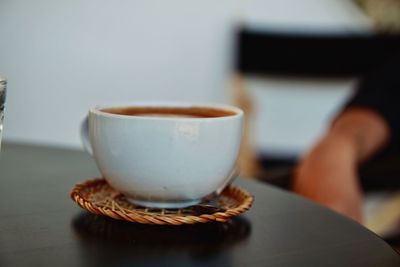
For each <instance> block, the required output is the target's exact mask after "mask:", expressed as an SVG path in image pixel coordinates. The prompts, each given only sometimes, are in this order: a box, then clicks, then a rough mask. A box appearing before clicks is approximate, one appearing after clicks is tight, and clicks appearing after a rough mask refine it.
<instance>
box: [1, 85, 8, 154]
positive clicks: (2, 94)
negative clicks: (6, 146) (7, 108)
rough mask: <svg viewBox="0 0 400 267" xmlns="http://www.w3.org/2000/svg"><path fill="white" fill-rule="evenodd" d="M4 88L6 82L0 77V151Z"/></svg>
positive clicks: (4, 97)
mask: <svg viewBox="0 0 400 267" xmlns="http://www.w3.org/2000/svg"><path fill="white" fill-rule="evenodd" d="M6 86H7V80H6V79H5V78H2V77H0V149H1V139H2V136H3V119H4V104H5V101H6Z"/></svg>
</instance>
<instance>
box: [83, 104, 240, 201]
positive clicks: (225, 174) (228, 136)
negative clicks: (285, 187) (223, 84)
mask: <svg viewBox="0 0 400 267" xmlns="http://www.w3.org/2000/svg"><path fill="white" fill-rule="evenodd" d="M127 106H128V107H174V108H179V109H190V108H193V107H197V108H198V107H201V108H204V109H214V110H220V111H225V112H229V113H230V115H228V116H219V117H200V118H199V117H196V118H193V117H162V116H152V117H148V116H132V115H121V114H114V113H110V112H106V111H105V108H106V107H95V108H91V109H90V110H89V116H88V118H87V121H88V125H86V127H84V126H83V127H82V133H83V134H82V136H83V142H84V143H85V142H86V144H89V143H90V144H89V145H87V148H88V150H89V152H90V153H91V154H92V155H93V156H94V158H95V161H96V163H97V166H98V168H99V169H100V172H101V173H102V175H103V176H104V177H105V179H106V180H107V181H108V183H109V184H110V185H111V186H112V187H114V188H115V189H117V190H118V191H120V192H121V193H123V194H124V195H125V196H126V197H127V199H128V200H129V201H131V202H132V203H134V204H137V205H141V206H146V207H156V208H182V207H186V206H190V205H194V204H197V203H199V202H200V201H201V200H202V199H203V198H205V197H207V196H209V195H211V194H214V193H216V192H217V193H218V192H220V191H221V190H222V189H223V188H224V187H225V186H226V185H227V184H228V182H230V180H231V179H232V178H233V177H232V176H233V172H234V169H235V164H236V160H237V157H238V153H239V148H240V142H241V136H242V124H243V111H242V110H240V109H238V108H236V107H232V106H227V105H187V104H183V105H182V104H172V105H171V104H163V105H160V104H157V105H149V104H133V105H127ZM121 107H125V106H121ZM112 108H119V107H118V106H117V107H116V106H113V107H112Z"/></svg>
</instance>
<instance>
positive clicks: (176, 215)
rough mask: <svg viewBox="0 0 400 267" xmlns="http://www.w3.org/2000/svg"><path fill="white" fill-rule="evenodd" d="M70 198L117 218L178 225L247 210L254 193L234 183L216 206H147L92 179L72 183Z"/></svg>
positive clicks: (220, 219)
mask: <svg viewBox="0 0 400 267" xmlns="http://www.w3.org/2000/svg"><path fill="white" fill-rule="evenodd" d="M71 198H72V199H73V200H74V201H75V202H76V203H77V204H78V205H79V206H81V207H82V208H84V209H86V210H88V211H90V212H92V213H95V214H101V215H106V216H109V217H111V218H114V219H118V220H126V221H130V222H136V223H143V224H161V225H181V224H195V223H206V222H215V221H216V222H226V221H228V220H229V219H230V218H232V217H234V216H237V215H239V214H241V213H243V212H245V211H247V210H248V209H249V208H250V207H251V205H252V203H253V200H254V197H253V196H252V195H250V194H249V193H248V192H247V191H245V190H243V189H241V188H240V187H237V186H232V185H231V186H228V187H227V188H226V189H225V190H224V191H223V192H222V193H221V195H220V196H219V197H218V201H217V202H218V205H217V206H208V205H195V206H192V207H188V208H184V209H176V210H175V209H150V208H143V207H138V206H135V205H134V204H131V203H130V202H128V201H127V200H126V199H125V197H124V196H123V195H122V194H120V193H119V192H118V191H116V190H115V189H113V188H112V187H110V186H109V185H108V183H107V182H106V180H104V179H100V178H99V179H93V180H89V181H86V182H84V183H80V184H77V185H75V186H74V188H73V189H72V192H71Z"/></svg>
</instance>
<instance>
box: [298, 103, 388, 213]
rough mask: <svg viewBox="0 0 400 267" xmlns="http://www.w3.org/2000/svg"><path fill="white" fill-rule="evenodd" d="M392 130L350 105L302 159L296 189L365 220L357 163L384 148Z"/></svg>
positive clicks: (332, 207) (382, 121) (361, 109)
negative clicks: (362, 211)
mask: <svg viewBox="0 0 400 267" xmlns="http://www.w3.org/2000/svg"><path fill="white" fill-rule="evenodd" d="M389 135H390V130H389V126H388V125H387V123H386V121H385V119H384V118H382V117H381V116H380V115H379V114H378V113H375V112H374V111H371V110H369V109H366V108H356V107H355V108H349V109H347V110H345V111H344V112H343V113H341V114H340V115H339V116H338V117H337V118H336V120H335V121H334V123H333V125H332V127H331V128H330V129H329V130H328V132H327V133H326V134H325V135H324V136H323V137H322V138H321V140H320V141H319V142H317V143H316V145H315V146H314V147H313V148H312V149H311V151H310V152H309V153H308V154H306V156H305V157H304V158H303V159H302V160H301V162H300V164H299V166H298V168H297V171H296V174H295V177H294V184H293V186H294V188H293V189H294V191H295V192H297V193H299V194H301V195H303V196H305V197H308V198H310V199H312V200H314V201H317V202H319V203H321V204H323V205H325V206H327V207H329V208H331V209H333V210H335V211H337V212H339V213H342V214H344V215H346V216H348V217H350V218H352V219H354V220H356V221H361V220H362V214H361V204H362V193H361V190H360V185H359V179H358V177H357V168H358V165H359V164H360V163H361V162H363V161H364V160H366V159H368V158H369V157H371V156H372V155H373V154H375V152H376V151H378V150H380V149H381V148H383V147H384V146H385V145H386V144H387V142H388V140H389Z"/></svg>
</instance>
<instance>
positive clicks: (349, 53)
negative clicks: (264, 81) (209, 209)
mask: <svg viewBox="0 0 400 267" xmlns="http://www.w3.org/2000/svg"><path fill="white" fill-rule="evenodd" d="M399 48H400V36H398V35H384V34H371V33H358V34H356V33H354V34H349V33H343V34H341V33H320V34H317V33H306V32H293V33H288V32H285V33H279V32H275V31H272V32H271V31H260V30H251V29H248V28H246V27H242V28H239V29H237V31H236V50H235V54H236V62H235V70H234V71H235V81H234V90H233V98H234V103H235V104H236V105H238V106H239V107H241V108H242V109H243V110H244V111H245V113H246V116H251V115H252V110H253V108H254V107H253V106H252V100H251V98H250V96H249V94H248V93H247V91H246V90H247V89H246V86H245V84H246V83H245V79H246V78H247V77H249V76H250V77H251V76H257V77H260V76H263V75H275V76H278V77H282V78H285V77H291V78H293V77H299V78H309V79H314V78H315V79H330V78H354V77H358V76H359V75H361V74H363V73H366V72H368V70H370V69H372V68H374V66H377V65H379V64H380V63H381V62H382V61H383V60H385V59H387V58H390V57H391V55H393V53H395V52H396V51H397V52H398V51H399ZM321 90H324V88H321ZM325 90H328V89H326V88H325ZM250 121H251V120H250V119H247V120H246V125H245V136H244V142H243V144H242V150H241V154H240V158H239V165H240V167H241V170H242V172H243V173H242V175H244V176H250V177H256V178H257V179H260V180H262V181H265V182H268V183H271V184H273V185H276V186H279V187H281V188H285V189H288V188H289V187H290V181H291V176H292V172H293V167H294V165H295V163H296V159H295V158H291V157H288V158H282V157H279V158H278V157H276V158H275V157H273V156H271V155H269V156H264V155H263V154H262V153H257V152H255V151H256V150H255V148H254V147H252V145H251V142H250V141H249V139H250V137H249V133H248V132H249V129H250V125H249V123H250ZM294 134H295V133H294ZM397 166H400V159H399V158H390V159H387V158H383V159H379V160H376V161H373V162H371V163H369V164H366V166H365V167H363V168H361V170H360V173H361V177H362V180H363V181H365V182H363V185H364V186H365V188H366V189H372V190H374V189H376V188H377V187H385V186H387V185H388V184H387V183H386V182H384V183H383V184H382V183H381V181H382V177H383V176H385V177H387V179H386V180H390V181H392V182H393V183H394V184H396V185H397V186H398V187H399V188H400V179H394V178H395V177H400V172H399V170H400V168H399V167H397ZM376 177H379V179H374V178H376ZM383 180H384V179H383ZM393 183H392V184H391V183H389V185H390V186H392V185H393Z"/></svg>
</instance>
